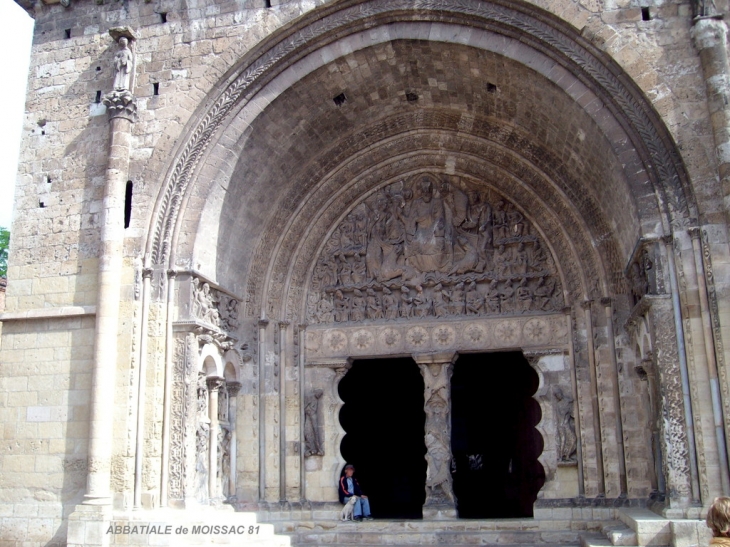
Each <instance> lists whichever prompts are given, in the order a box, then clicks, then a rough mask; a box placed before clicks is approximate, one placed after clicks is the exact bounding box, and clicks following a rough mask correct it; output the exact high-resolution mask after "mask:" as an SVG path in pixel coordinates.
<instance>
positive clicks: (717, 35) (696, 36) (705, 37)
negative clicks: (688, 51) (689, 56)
mask: <svg viewBox="0 0 730 547" xmlns="http://www.w3.org/2000/svg"><path fill="white" fill-rule="evenodd" d="M690 35H691V36H692V41H693V42H694V45H695V47H696V48H697V50H698V51H703V50H705V49H710V48H713V47H716V46H722V47H725V39H726V35H727V24H726V23H725V21H723V20H722V18H720V17H717V16H710V17H702V18H697V19H695V21H694V25H692V30H691V31H690Z"/></svg>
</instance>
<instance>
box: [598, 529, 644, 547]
mask: <svg viewBox="0 0 730 547" xmlns="http://www.w3.org/2000/svg"><path fill="white" fill-rule="evenodd" d="M601 532H602V533H603V535H604V536H606V538H608V540H609V541H610V542H611V545H620V546H629V545H638V544H639V543H638V540H637V537H636V532H635V531H634V530H632V529H631V528H629V527H628V526H626V525H625V524H623V523H616V524H607V525H606V526H604V527H603V528H602V529H601Z"/></svg>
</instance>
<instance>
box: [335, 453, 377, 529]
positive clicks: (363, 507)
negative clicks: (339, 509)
mask: <svg viewBox="0 0 730 547" xmlns="http://www.w3.org/2000/svg"><path fill="white" fill-rule="evenodd" d="M354 473H355V466H353V465H351V464H349V463H348V464H347V465H346V466H345V474H344V475H342V476H341V477H340V484H339V489H338V490H339V494H340V503H347V502H348V501H349V500H350V498H351V497H352V496H357V501H356V502H355V508H354V510H353V519H354V520H363V519H365V520H373V517H372V516H371V515H370V502H369V501H368V497H367V496H363V494H362V490H361V489H360V484H359V483H358V482H357V479H356V478H355V477H353V476H352V475H354Z"/></svg>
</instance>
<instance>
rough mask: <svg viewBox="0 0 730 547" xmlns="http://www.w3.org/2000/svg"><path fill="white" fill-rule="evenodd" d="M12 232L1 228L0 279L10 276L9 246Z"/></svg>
mask: <svg viewBox="0 0 730 547" xmlns="http://www.w3.org/2000/svg"><path fill="white" fill-rule="evenodd" d="M9 243H10V230H8V229H7V228H3V227H2V226H0V277H7V276H8V244H9Z"/></svg>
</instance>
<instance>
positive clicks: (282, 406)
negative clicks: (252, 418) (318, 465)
mask: <svg viewBox="0 0 730 547" xmlns="http://www.w3.org/2000/svg"><path fill="white" fill-rule="evenodd" d="M288 326H289V322H288V321H280V322H279V500H280V501H285V500H286V365H287V363H286V357H287V352H286V349H287V344H286V341H287V339H286V331H287V327H288Z"/></svg>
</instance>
